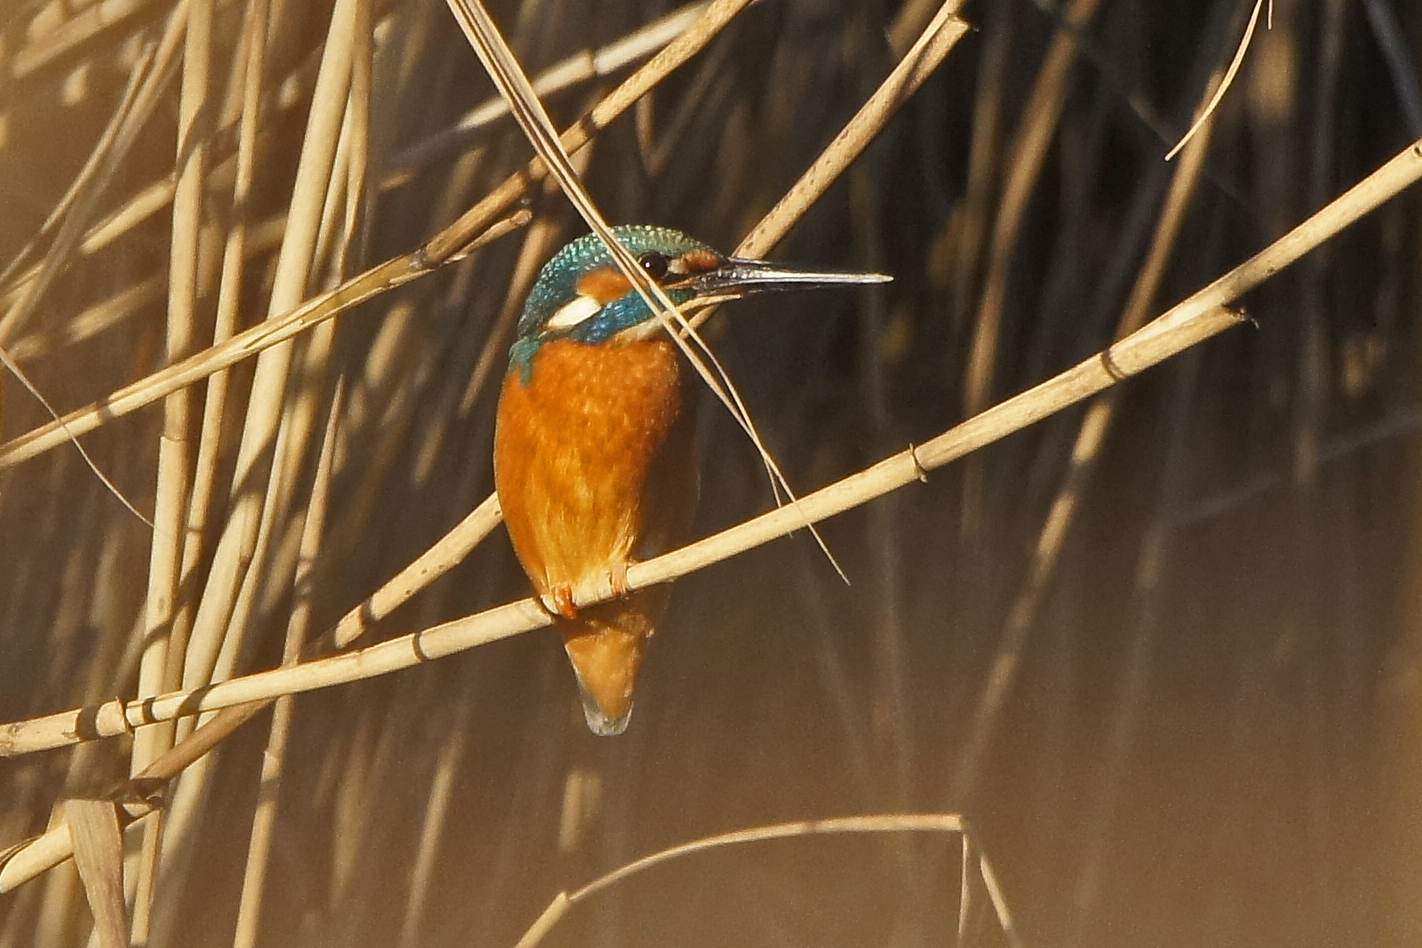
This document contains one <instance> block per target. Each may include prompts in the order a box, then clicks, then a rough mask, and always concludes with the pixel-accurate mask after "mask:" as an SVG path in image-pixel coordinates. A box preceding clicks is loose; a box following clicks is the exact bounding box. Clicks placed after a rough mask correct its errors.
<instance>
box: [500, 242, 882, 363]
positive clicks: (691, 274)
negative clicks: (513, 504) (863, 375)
mask: <svg viewBox="0 0 1422 948" xmlns="http://www.w3.org/2000/svg"><path fill="white" fill-rule="evenodd" d="M612 232H613V234H614V235H616V237H617V239H618V240H619V241H621V242H622V244H623V246H625V247H626V248H627V249H628V250H629V251H630V252H631V253H632V255H633V256H634V257H636V258H637V262H638V263H640V264H641V265H642V268H643V269H644V270H646V272H647V274H648V276H650V277H651V278H652V279H653V280H655V281H656V282H657V283H658V284H660V285H661V287H662V289H663V290H665V291H666V294H667V296H668V297H670V298H671V300H672V302H674V303H677V304H678V305H681V304H684V303H688V302H690V301H691V300H693V299H696V298H697V297H709V296H718V297H728V296H744V295H746V294H749V293H756V292H763V291H766V290H782V289H796V288H811V287H816V286H839V285H845V284H856V283H882V282H884V281H886V280H888V279H889V277H887V276H883V275H882V274H878V273H840V272H819V271H811V270H801V269H796V268H791V267H785V266H780V265H778V264H772V263H767V262H765V261H763V260H741V259H737V258H735V257H727V256H725V255H724V254H722V253H720V252H718V251H716V250H714V249H712V248H711V247H708V246H707V245H706V244H703V243H702V242H701V241H699V240H696V239H695V238H692V237H688V236H687V235H686V234H683V233H681V232H680V231H677V230H672V229H671V228H669V227H656V226H653V225H650V224H620V225H618V226H616V227H613V228H612ZM659 331H661V327H660V325H659V324H658V322H657V320H656V317H655V314H654V313H653V312H652V309H651V308H650V307H649V306H648V305H647V302H646V300H644V299H643V298H642V296H641V294H640V293H638V292H637V290H636V288H635V287H634V286H632V283H631V281H629V280H628V279H627V277H626V276H624V275H623V273H622V271H621V270H619V269H618V268H617V265H616V264H615V263H614V262H613V259H612V254H611V253H610V252H608V249H607V247H606V246H605V245H604V244H603V242H602V241H601V240H600V239H598V236H597V235H596V234H587V235H586V236H583V237H579V238H578V239H577V240H574V241H573V242H572V243H570V244H568V245H567V246H565V247H563V249H562V250H559V251H558V252H557V253H556V254H554V255H553V258H552V259H551V260H549V261H548V262H547V263H546V264H544V266H543V269H542V271H540V272H539V274H538V280H537V281H536V282H535V283H534V284H533V289H532V290H531V291H530V292H529V294H528V299H527V300H526V301H525V302H524V304H523V315H522V316H521V317H519V321H518V338H517V339H516V340H515V341H514V344H513V347H512V348H511V349H510V351H509V361H510V367H511V368H513V367H517V368H519V369H521V370H522V372H523V376H524V380H525V381H527V379H528V377H529V374H530V372H531V370H532V363H533V357H534V355H535V354H536V353H537V351H538V348H539V347H540V346H541V345H543V344H544V343H546V342H550V341H552V340H554V339H569V340H572V341H574V342H579V343H584V344H587V345H604V344H615V343H618V342H631V341H635V340H639V339H646V338H648V337H649V336H651V335H652V334H654V333H656V332H659Z"/></svg>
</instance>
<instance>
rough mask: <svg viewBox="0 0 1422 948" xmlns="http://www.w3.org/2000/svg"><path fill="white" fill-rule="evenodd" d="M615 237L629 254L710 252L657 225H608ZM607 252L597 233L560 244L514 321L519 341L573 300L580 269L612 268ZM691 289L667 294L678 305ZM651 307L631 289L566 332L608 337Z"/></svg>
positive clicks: (590, 337)
mask: <svg viewBox="0 0 1422 948" xmlns="http://www.w3.org/2000/svg"><path fill="white" fill-rule="evenodd" d="M612 232H613V233H614V234H616V235H617V239H618V240H620V241H622V243H623V245H624V246H626V247H627V249H628V250H630V251H631V252H632V255H633V256H634V257H637V256H641V255H642V254H644V253H647V252H649V251H655V252H657V253H661V254H665V255H666V256H668V257H677V256H680V255H681V254H684V253H689V252H691V251H693V250H706V251H710V252H711V253H715V251H714V250H711V248H710V247H708V246H706V245H705V244H703V243H702V242H701V241H699V240H695V239H693V238H691V237H688V236H686V235H685V234H683V233H682V232H681V231H679V230H672V229H671V228H670V227H656V226H654V225H651V224H618V225H617V226H615V227H613V228H612ZM615 266H616V264H614V263H613V262H612V254H611V253H609V252H608V250H607V247H606V246H605V245H604V244H603V242H602V241H601V240H599V239H598V236H597V235H596V234H587V235H585V236H583V237H579V238H578V239H577V240H575V241H573V242H572V243H570V244H568V245H567V246H565V247H564V248H563V249H562V250H560V251H558V252H557V253H556V254H554V255H553V258H552V259H551V260H549V261H548V262H547V263H545V264H544V265H543V269H542V270H541V271H540V272H539V274H538V280H537V281H536V282H535V283H534V284H533V289H532V290H531V291H530V292H529V294H528V299H527V300H525V301H524V304H523V315H522V316H521V317H519V321H518V335H519V338H520V339H525V338H530V337H534V336H537V335H538V333H539V331H540V330H541V328H542V326H543V324H544V323H545V322H546V321H547V320H548V317H550V316H552V315H553V314H554V313H556V312H557V311H558V309H559V307H561V306H563V305H564V304H566V303H569V302H571V301H572V299H573V297H574V296H576V295H577V293H578V278H579V277H581V276H582V275H583V274H585V273H589V272H591V271H593V270H599V269H603V268H606V267H615ZM691 295H692V293H691V291H690V290H681V291H679V292H678V291H673V292H672V293H671V298H672V299H673V300H675V301H676V302H678V303H682V302H685V301H686V300H687V299H690V298H691ZM651 316H652V311H651V310H650V309H648V308H647V304H646V302H645V301H644V300H643V299H642V297H641V295H640V294H638V292H637V291H636V290H635V289H632V290H628V292H627V295H626V296H624V297H622V299H619V300H615V301H613V302H611V303H609V304H607V305H606V306H605V307H603V312H602V313H599V314H598V315H597V316H594V317H593V318H591V319H589V320H587V321H585V322H584V323H581V324H579V325H578V326H577V327H576V329H575V331H572V332H569V333H568V334H567V335H569V336H570V337H571V338H574V339H578V340H579V341H581V342H594V343H595V342H602V341H603V340H605V339H607V338H608V337H609V336H611V335H613V334H614V333H616V332H618V331H619V330H622V329H626V328H628V327H629V326H635V325H636V324H637V323H640V322H643V321H645V320H647V319H650V318H651Z"/></svg>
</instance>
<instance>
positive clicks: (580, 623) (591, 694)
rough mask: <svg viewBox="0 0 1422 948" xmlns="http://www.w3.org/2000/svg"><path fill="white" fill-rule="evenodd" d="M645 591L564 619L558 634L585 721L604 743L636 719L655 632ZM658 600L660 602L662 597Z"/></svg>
mask: <svg viewBox="0 0 1422 948" xmlns="http://www.w3.org/2000/svg"><path fill="white" fill-rule="evenodd" d="M653 592H661V590H643V591H639V592H637V593H633V594H632V596H631V597H629V598H627V599H623V600H617V601H613V602H605V603H600V604H598V605H595V606H588V607H586V608H584V609H582V610H581V611H579V613H578V617H577V618H576V619H560V620H558V622H557V626H558V631H559V632H561V633H562V635H563V647H564V648H565V649H566V650H567V652H568V658H569V659H570V660H571V661H572V663H573V671H574V672H575V673H576V674H577V677H578V690H579V692H581V694H582V699H583V716H584V717H585V718H586V719H587V722H588V728H589V729H590V730H591V731H592V732H593V733H594V734H597V735H598V736H600V737H611V736H613V735H616V734H621V733H622V732H623V731H625V730H626V729H627V720H628V718H629V717H631V715H632V691H633V689H634V688H635V687H636V684H637V672H638V670H639V669H640V668H641V667H642V653H643V651H644V650H645V649H646V645H647V639H648V637H650V636H651V634H652V633H653V631H655V629H654V627H653V620H652V615H655V614H656V613H657V612H660V610H659V609H655V610H654V611H653V610H649V609H648V608H647V607H648V606H651V605H652V603H650V602H647V601H645V600H646V599H647V598H648V596H647V594H648V593H653ZM654 598H662V597H660V596H657V597H654Z"/></svg>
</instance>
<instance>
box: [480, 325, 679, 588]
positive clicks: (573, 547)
mask: <svg viewBox="0 0 1422 948" xmlns="http://www.w3.org/2000/svg"><path fill="white" fill-rule="evenodd" d="M693 449H694V444H693V435H692V418H691V416H690V413H689V412H688V411H687V409H686V406H685V399H684V393H683V381H682V371H681V364H680V357H679V356H678V354H677V352H676V348H675V346H674V345H673V344H672V343H671V342H670V341H669V340H665V339H653V340H645V341H640V342H632V343H623V344H619V343H606V344H602V345H586V344H583V343H577V342H572V341H569V340H556V341H553V342H549V343H546V344H544V345H543V346H542V347H541V348H540V349H539V350H538V352H537V353H536V354H535V356H534V357H533V370H532V375H531V377H530V378H529V381H528V383H527V384H524V381H523V377H522V374H521V373H520V372H519V371H518V370H514V371H511V372H510V373H509V375H508V377H507V378H506V379H505V380H504V387H503V393H502V395H501V397H500V400H499V414H498V423H497V428H496V432H495V436H494V480H495V485H496V487H497V489H498V493H499V501H500V505H501V506H502V508H503V513H504V520H505V523H506V524H507V526H508V531H509V536H510V537H511V538H512V540H513V545H514V550H515V552H516V553H517V554H518V557H519V560H520V562H521V563H522V564H523V567H524V570H525V571H526V572H527V573H528V575H529V578H530V579H531V580H532V581H533V584H534V586H535V588H536V589H537V590H538V592H539V593H540V594H543V593H547V592H548V591H549V590H550V589H551V588H553V587H556V586H563V585H568V586H573V587H577V586H578V584H579V583H581V582H583V581H586V580H589V579H599V578H603V579H605V578H606V576H607V574H608V571H609V570H610V569H612V568H613V567H614V566H615V565H619V564H623V565H625V564H626V563H627V562H628V561H629V560H630V559H632V558H637V559H645V558H647V557H649V556H652V555H655V554H656V553H659V552H662V551H664V550H665V549H667V548H669V547H670V546H671V545H673V544H675V543H677V542H680V541H681V540H682V539H683V536H684V534H685V531H686V529H687V527H688V526H689V525H690V521H691V516H692V513H693V511H694V508H695V503H696V493H697V477H696V465H695V457H694V453H693Z"/></svg>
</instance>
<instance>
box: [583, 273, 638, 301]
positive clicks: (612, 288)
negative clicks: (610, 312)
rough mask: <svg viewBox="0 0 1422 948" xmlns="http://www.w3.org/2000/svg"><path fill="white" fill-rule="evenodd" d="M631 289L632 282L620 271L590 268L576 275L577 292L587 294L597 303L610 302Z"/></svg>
mask: <svg viewBox="0 0 1422 948" xmlns="http://www.w3.org/2000/svg"><path fill="white" fill-rule="evenodd" d="M630 289H632V284H631V283H629V282H628V281H627V278H626V277H625V276H623V275H622V271H620V270H615V269H607V268H603V269H600V270H590V271H588V272H587V273H584V274H583V275H582V276H580V277H578V293H579V295H581V296H589V297H592V298H593V299H595V300H597V301H598V302H599V303H604V304H605V303H611V302H612V301H613V300H618V299H621V298H622V297H624V296H626V295H627V291H628V290H630Z"/></svg>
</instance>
